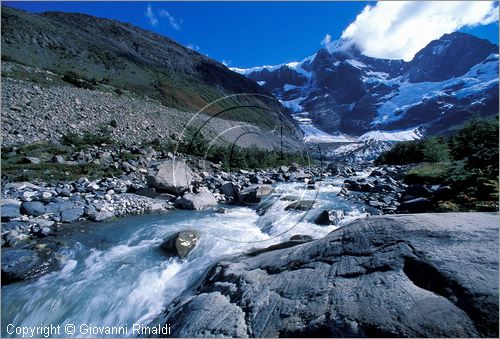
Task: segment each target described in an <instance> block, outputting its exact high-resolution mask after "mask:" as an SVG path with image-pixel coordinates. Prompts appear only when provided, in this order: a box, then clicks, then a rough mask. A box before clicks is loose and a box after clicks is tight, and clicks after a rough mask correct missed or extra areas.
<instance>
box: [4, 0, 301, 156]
mask: <svg viewBox="0 0 500 339" xmlns="http://www.w3.org/2000/svg"><path fill="white" fill-rule="evenodd" d="M2 61H3V62H2V67H3V69H2V77H4V79H5V78H10V79H15V80H22V81H23V82H22V83H21V82H16V81H5V82H7V83H8V84H9V85H8V86H2V95H3V96H4V98H7V101H8V104H7V105H3V107H2V117H7V118H6V119H7V120H4V121H3V122H4V123H6V124H7V125H11V124H16V123H17V122H18V121H16V120H22V124H21V128H20V131H19V132H22V131H23V130H24V129H26V130H28V131H31V129H32V128H34V129H35V130H36V131H33V133H40V134H41V135H44V136H46V135H52V133H55V134H56V135H57V134H59V133H60V132H62V131H61V130H67V129H68V128H70V129H76V130H79V129H80V128H81V127H83V126H80V125H79V124H78V123H75V121H76V122H81V123H82V124H83V125H85V124H90V123H91V122H99V123H101V122H104V123H107V122H109V120H113V119H116V120H119V121H121V122H123V124H130V125H133V126H134V127H135V128H137V129H148V128H149V129H152V130H159V129H161V130H162V131H161V132H159V133H157V134H158V135H155V136H160V137H161V134H163V135H169V133H168V132H170V131H169V130H165V129H162V128H160V127H162V125H165V124H166V125H169V124H170V122H169V121H171V120H178V121H183V122H187V121H189V119H188V118H186V115H185V114H182V113H178V112H179V111H184V112H197V111H198V110H200V109H202V108H204V107H205V106H206V105H207V104H209V103H211V102H213V101H215V100H217V99H220V98H222V97H225V96H228V95H234V94H240V93H252V94H255V95H252V96H233V97H230V98H227V99H225V100H221V101H218V102H216V103H215V104H213V105H211V106H209V107H207V108H206V109H204V112H205V113H206V114H208V115H215V114H218V113H220V112H221V111H223V110H226V111H224V112H223V113H221V114H220V115H218V118H222V119H224V120H232V121H235V122H245V123H247V124H248V123H249V124H251V125H254V126H257V127H258V128H260V129H262V130H263V131H269V130H274V129H275V127H276V125H280V124H281V125H284V126H285V127H286V128H283V130H284V133H285V134H286V135H287V137H289V139H290V140H293V141H295V142H296V141H299V140H300V139H301V135H300V132H299V131H298V130H297V128H296V127H295V125H294V123H293V120H292V119H291V118H290V115H289V114H288V113H287V110H286V109H284V108H283V106H281V104H280V103H279V102H278V101H277V100H276V99H274V98H272V97H270V96H269V92H267V91H266V90H265V89H263V88H261V87H260V86H258V85H257V84H256V83H255V82H253V81H251V80H249V79H247V78H245V77H243V76H241V75H239V74H237V73H234V72H232V71H231V70H229V69H228V68H226V67H225V66H224V65H222V64H220V63H218V62H216V61H214V60H212V59H210V58H208V57H206V56H204V55H202V54H200V53H198V52H196V51H193V50H191V49H188V48H185V47H183V46H181V45H180V44H178V43H176V42H175V41H172V40H170V39H168V38H166V37H164V36H161V35H159V34H155V33H152V32H149V31H145V30H142V29H140V28H138V27H134V26H132V25H130V24H126V23H121V22H117V21H113V20H108V19H101V18H96V17H92V16H89V15H83V14H74V13H60V12H47V13H42V14H33V13H28V12H24V11H20V10H15V9H12V8H9V7H6V6H3V7H2ZM32 83H36V88H30V84H32ZM20 87H22V88H23V90H22V91H21V93H22V92H34V93H35V94H36V93H37V92H42V94H41V95H43V93H46V92H47V91H52V92H57V93H52V94H51V97H52V95H55V100H54V101H51V100H49V101H44V100H41V101H40V102H39V101H38V99H39V98H34V97H33V96H32V95H26V96H21V95H19V94H20V92H19V90H20ZM63 87H64V89H61V88H63ZM55 88H57V89H55ZM58 89H61V91H59V90H58ZM103 95H104V97H103ZM103 98H104V99H103ZM76 100H77V101H79V102H80V103H77V102H76ZM138 100H139V101H138ZM143 100H145V101H144V104H143V103H142V101H143ZM35 101H36V104H35ZM131 101H135V104H134V103H130V102H131ZM97 102H100V103H99V104H98V103H97ZM104 102H106V104H104ZM153 102H154V103H153ZM31 104H34V105H36V106H37V107H36V111H35V112H30V105H31ZM94 106H95V107H94ZM4 107H5V108H4ZM23 107H26V109H24V108H23ZM166 107H168V108H166ZM120 108H121V109H120ZM75 110H76V111H78V112H76V111H75ZM88 110H93V113H91V114H86V112H87V111H88ZM174 110H175V111H174ZM167 111H168V112H167ZM17 112H23V114H18V113H17ZM110 112H111V113H110ZM165 112H167V113H165ZM87 113H88V112H87ZM134 114H137V117H134V116H133V115H134ZM164 114H166V115H164ZM178 114H179V115H178ZM80 115H81V116H80ZM191 115H192V114H191ZM33 119H35V120H40V119H41V120H47V121H48V122H47V124H49V125H47V124H40V125H39V126H40V129H38V130H37V124H38V123H39V121H37V123H36V124H35V122H34V121H33ZM51 120H59V121H58V122H57V124H59V127H58V128H57V129H56V130H55V131H54V130H53V129H55V128H56V127H55V126H50V123H49V122H50V121H51ZM100 120H105V121H100ZM135 120H139V121H144V124H145V125H147V126H142V125H144V124H142V123H139V124H137V123H136V121H135ZM162 120H165V121H164V123H163V124H162V122H161V121H162ZM31 122H33V123H31ZM61 122H63V123H62V124H60V123H61ZM66 122H70V123H69V124H68V123H66ZM149 122H152V123H149ZM24 123H25V124H27V125H30V126H24V125H23V124H24ZM72 125H76V128H75V127H68V126H72ZM225 125H228V126H231V123H228V124H225ZM232 125H235V123H233V124H232ZM148 126H149V127H148ZM170 127H172V128H170V129H175V130H176V131H177V132H180V130H179V129H178V128H176V127H175V126H170ZM3 132H5V133H7V136H8V135H9V134H12V133H14V131H13V130H9V129H4V130H3ZM122 132H123V131H120V133H117V134H120V135H123V133H122ZM218 132H221V130H215V131H214V133H218ZM131 133H132V134H133V133H134V132H133V131H131ZM4 135H5V134H4ZM40 138H41V136H40ZM270 138H274V137H272V136H271V137H270ZM28 139H30V138H28ZM254 139H257V138H254ZM7 140H8V142H10V138H7ZM17 141H19V142H22V141H23V140H17ZM267 146H268V147H270V146H271V144H269V143H267Z"/></svg>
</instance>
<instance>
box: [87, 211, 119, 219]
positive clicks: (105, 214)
mask: <svg viewBox="0 0 500 339" xmlns="http://www.w3.org/2000/svg"><path fill="white" fill-rule="evenodd" d="M114 216H115V215H114V213H113V212H110V211H103V212H95V213H93V214H92V220H94V221H104V220H108V219H111V218H114Z"/></svg>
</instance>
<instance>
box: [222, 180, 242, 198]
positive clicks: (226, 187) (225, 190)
mask: <svg viewBox="0 0 500 339" xmlns="http://www.w3.org/2000/svg"><path fill="white" fill-rule="evenodd" d="M219 191H220V192H221V194H224V195H226V196H228V197H231V198H235V197H238V193H239V192H240V189H239V188H238V186H236V185H235V184H233V183H232V182H226V183H224V184H222V185H221V187H220V188H219Z"/></svg>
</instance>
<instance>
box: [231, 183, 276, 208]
mask: <svg viewBox="0 0 500 339" xmlns="http://www.w3.org/2000/svg"><path fill="white" fill-rule="evenodd" d="M271 193H273V187H272V186H271V185H252V186H250V187H247V188H245V189H244V190H243V191H241V192H240V193H239V199H240V201H241V202H242V203H245V204H258V203H260V202H261V201H262V198H263V197H265V196H267V195H269V194H271Z"/></svg>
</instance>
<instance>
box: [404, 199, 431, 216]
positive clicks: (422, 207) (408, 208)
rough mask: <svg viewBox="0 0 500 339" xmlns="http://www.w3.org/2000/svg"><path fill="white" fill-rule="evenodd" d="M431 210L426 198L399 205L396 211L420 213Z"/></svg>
mask: <svg viewBox="0 0 500 339" xmlns="http://www.w3.org/2000/svg"><path fill="white" fill-rule="evenodd" d="M430 208H431V202H430V201H429V199H427V198H415V199H411V200H408V201H405V202H403V203H401V205H399V206H398V211H401V212H406V213H422V212H426V211H428V210H429V209H430Z"/></svg>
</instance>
